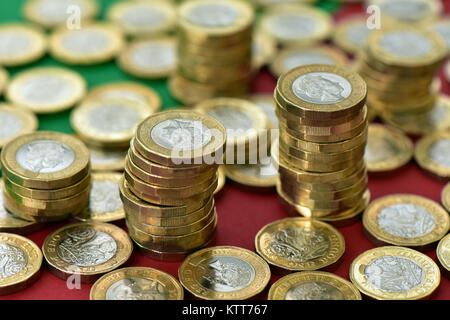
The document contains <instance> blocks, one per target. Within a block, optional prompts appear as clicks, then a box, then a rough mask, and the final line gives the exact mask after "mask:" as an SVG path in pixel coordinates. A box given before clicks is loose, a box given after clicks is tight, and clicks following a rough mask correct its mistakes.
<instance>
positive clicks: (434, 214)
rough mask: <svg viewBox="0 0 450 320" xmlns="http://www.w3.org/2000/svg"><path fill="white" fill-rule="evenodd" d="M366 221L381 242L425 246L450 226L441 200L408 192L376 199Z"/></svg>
mask: <svg viewBox="0 0 450 320" xmlns="http://www.w3.org/2000/svg"><path fill="white" fill-rule="evenodd" d="M362 222H363V227H364V229H365V230H366V231H367V232H368V233H369V236H370V237H369V238H370V240H372V241H373V242H374V243H375V244H377V245H385V244H391V245H397V246H406V247H419V248H421V247H425V246H427V245H429V244H431V243H435V242H437V241H439V240H440V239H441V238H442V237H443V236H444V235H445V234H446V233H447V232H448V230H449V229H450V218H449V215H448V213H447V212H446V211H445V210H444V209H443V208H442V207H441V206H440V205H439V204H438V203H436V202H434V201H432V200H429V199H427V198H423V197H420V196H416V195H406V194H396V195H389V196H385V197H382V198H379V199H377V200H375V201H372V202H371V203H370V204H369V206H368V207H367V209H366V211H365V212H364V214H363V219H362Z"/></svg>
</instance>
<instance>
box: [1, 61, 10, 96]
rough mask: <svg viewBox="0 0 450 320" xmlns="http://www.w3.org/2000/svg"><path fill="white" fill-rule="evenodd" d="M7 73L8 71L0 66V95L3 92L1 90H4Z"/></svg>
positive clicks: (7, 77)
mask: <svg viewBox="0 0 450 320" xmlns="http://www.w3.org/2000/svg"><path fill="white" fill-rule="evenodd" d="M8 79H9V74H8V71H6V70H5V69H3V68H1V67H0V95H1V94H2V93H3V90H5V88H6V85H7V83H8Z"/></svg>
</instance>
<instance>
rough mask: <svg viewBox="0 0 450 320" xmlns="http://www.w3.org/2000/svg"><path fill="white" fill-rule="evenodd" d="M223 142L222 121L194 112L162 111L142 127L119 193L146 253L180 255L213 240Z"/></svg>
mask: <svg viewBox="0 0 450 320" xmlns="http://www.w3.org/2000/svg"><path fill="white" fill-rule="evenodd" d="M224 145H225V128H224V127H223V126H222V125H221V124H220V122H218V121H217V120H215V119H214V118H212V117H210V116H208V115H202V114H200V113H196V112H192V111H185V110H171V111H166V112H160V113H157V114H155V115H153V116H150V117H148V118H147V119H146V120H145V121H143V122H142V123H141V124H140V125H139V126H138V129H137V132H136V136H135V138H134V139H133V140H132V143H131V147H130V149H129V151H128V156H127V159H126V164H125V173H124V178H123V180H122V181H121V183H120V194H121V198H122V201H123V206H124V210H125V214H126V223H127V226H128V231H129V234H130V236H131V238H132V239H133V240H134V241H135V243H136V245H137V246H138V247H139V249H140V250H141V252H142V253H143V254H145V255H146V256H149V257H151V258H154V259H159V260H179V259H181V258H183V257H184V256H185V255H186V254H187V253H189V252H191V251H193V250H196V249H198V248H201V247H203V246H205V245H206V244H207V243H208V242H210V241H211V240H212V238H213V236H214V233H215V229H216V225H217V215H216V210H215V204H214V197H213V193H214V191H215V190H216V187H217V184H218V177H217V168H218V165H217V163H218V162H219V161H220V160H221V159H222V157H223V148H224Z"/></svg>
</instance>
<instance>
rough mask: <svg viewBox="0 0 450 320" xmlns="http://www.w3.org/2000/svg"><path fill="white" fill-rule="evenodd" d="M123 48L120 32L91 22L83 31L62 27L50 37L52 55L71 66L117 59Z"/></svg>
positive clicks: (104, 24) (109, 25)
mask: <svg viewBox="0 0 450 320" xmlns="http://www.w3.org/2000/svg"><path fill="white" fill-rule="evenodd" d="M123 47H124V39H123V35H122V33H121V30H120V29H119V28H118V27H117V26H115V25H112V24H107V23H89V24H86V23H85V25H83V28H81V29H73V30H71V29H67V27H66V26H63V27H61V28H59V29H57V30H55V31H54V32H53V33H52V35H51V36H50V54H51V55H52V57H54V58H55V59H57V60H60V61H62V62H64V63H67V64H72V65H92V64H99V63H103V62H107V61H110V60H112V59H114V58H115V57H116V56H117V55H118V54H119V53H120V52H121V51H122V50H123Z"/></svg>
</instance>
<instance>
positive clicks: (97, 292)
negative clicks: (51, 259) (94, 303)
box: [90, 267, 184, 300]
mask: <svg viewBox="0 0 450 320" xmlns="http://www.w3.org/2000/svg"><path fill="white" fill-rule="evenodd" d="M183 298H184V291H183V287H182V286H181V284H180V283H179V282H178V281H177V279H175V277H173V276H171V275H170V274H168V273H165V272H163V271H160V270H157V269H153V268H145V267H128V268H122V269H118V270H115V271H112V272H110V273H107V274H105V275H104V276H102V277H101V278H100V279H98V280H97V281H96V282H95V283H94V284H93V285H92V288H91V293H90V299H91V300H183Z"/></svg>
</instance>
